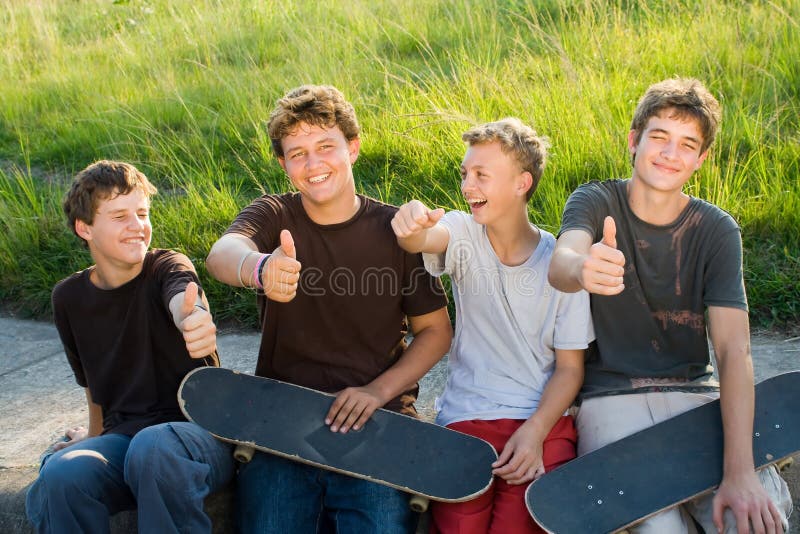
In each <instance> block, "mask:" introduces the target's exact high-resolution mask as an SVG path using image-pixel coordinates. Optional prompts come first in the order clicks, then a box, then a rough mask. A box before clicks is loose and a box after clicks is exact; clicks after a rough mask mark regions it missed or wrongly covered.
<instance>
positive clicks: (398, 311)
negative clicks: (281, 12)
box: [206, 85, 452, 533]
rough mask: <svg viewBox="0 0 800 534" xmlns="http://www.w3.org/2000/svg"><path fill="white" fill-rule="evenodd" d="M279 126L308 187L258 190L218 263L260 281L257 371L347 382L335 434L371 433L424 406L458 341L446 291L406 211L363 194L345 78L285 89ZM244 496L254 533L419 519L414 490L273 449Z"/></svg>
mask: <svg viewBox="0 0 800 534" xmlns="http://www.w3.org/2000/svg"><path fill="white" fill-rule="evenodd" d="M268 129H269V136H270V139H271V140H272V147H273V149H274V152H275V155H276V156H277V158H278V163H280V165H281V167H282V168H283V169H284V171H286V174H287V175H288V177H289V180H290V181H291V183H292V185H293V186H294V187H295V188H296V189H297V192H296V193H286V194H280V195H264V196H263V197H261V198H258V199H256V200H255V201H253V202H252V203H251V204H250V205H249V206H248V207H246V208H245V209H244V210H242V212H241V213H240V214H239V215H238V216H237V217H236V220H234V221H233V224H231V226H230V228H228V231H227V232H226V233H225V235H223V236H222V237H221V238H220V239H219V240H218V241H217V242H216V243H215V244H214V246H213V248H212V249H211V253H210V254H209V256H208V261H207V262H206V266H207V267H208V270H209V272H210V273H211V274H212V275H213V276H215V277H217V278H218V279H219V280H220V281H222V282H225V283H227V284H230V285H233V286H245V287H250V288H253V289H255V290H257V292H258V304H259V308H260V313H261V328H262V337H261V347H260V349H259V355H258V364H257V367H256V374H257V375H260V376H266V377H269V378H276V379H279V380H283V381H286V382H291V383H293V384H298V385H301V386H305V387H309V388H313V389H317V390H322V391H326V392H330V393H336V398H335V400H334V401H333V402H332V404H331V407H330V410H329V411H328V413H327V414H320V418H324V419H325V422H326V423H327V424H328V425H330V429H331V431H334V432H348V431H350V430H351V429H352V430H359V429H360V428H361V427H362V426H363V425H364V424H365V423H366V421H367V420H368V419H369V418H370V416H371V415H372V413H373V412H374V411H375V410H376V409H378V408H382V407H386V408H387V409H390V410H393V411H397V412H401V413H404V414H407V415H410V416H414V415H416V410H415V409H414V401H415V400H416V396H417V392H418V389H419V388H418V386H417V381H418V380H419V379H420V378H421V377H422V376H423V375H424V374H425V373H426V372H427V371H428V370H429V369H430V368H431V367H433V365H434V364H435V363H436V362H437V361H439V359H441V357H442V356H443V355H444V354H445V352H446V351H447V347H448V346H449V344H450V340H451V338H452V330H451V327H450V320H449V318H448V315H447V308H446V300H445V297H444V293H443V292H442V291H441V286H439V285H438V284H437V281H436V280H435V279H433V278H432V277H430V276H429V275H428V274H427V273H425V271H424V268H423V267H422V259H421V258H420V257H419V255H414V254H408V253H406V252H404V251H403V250H401V249H400V247H399V246H398V245H397V242H396V241H395V239H394V235H393V234H392V230H391V227H390V221H391V218H392V216H393V215H394V213H395V211H396V210H397V208H395V207H394V206H389V205H387V204H383V203H381V202H378V201H376V200H373V199H371V198H368V197H366V196H363V195H358V194H356V190H355V181H354V177H353V168H352V167H353V164H354V163H355V162H356V159H357V158H358V153H359V148H360V146H361V139H360V137H359V130H360V129H359V125H358V121H357V120H356V116H355V111H354V110H353V106H352V105H351V104H350V103H349V102H347V101H346V100H345V98H344V95H342V93H341V92H340V91H338V90H337V89H336V88H334V87H330V86H319V85H304V86H301V87H298V88H296V89H293V90H291V91H289V92H288V93H287V94H286V95H285V96H284V97H283V98H281V99H280V100H278V102H277V105H276V106H275V109H274V111H273V112H272V115H271V116H270V120H269V124H268ZM409 326H410V329H411V331H412V332H413V333H414V340H413V341H412V342H411V344H410V345H408V347H406V343H405V341H404V339H405V336H406V334H407V333H408V327H409ZM275 431H276V432H280V431H281V429H280V428H276V429H275ZM238 497H239V499H238V514H239V520H240V527H241V529H242V531H244V532H316V531H317V530H318V528H319V527H320V525H322V524H325V525H327V526H329V527H331V528H333V529H334V530H335V531H336V532H376V533H377V532H380V533H394V532H397V533H400V532H408V531H410V530H412V529H413V524H414V520H415V517H414V514H413V513H412V512H411V511H410V509H409V507H408V494H406V493H403V492H401V491H399V490H395V489H393V488H388V487H386V486H382V485H379V484H376V483H373V482H369V481H366V480H361V479H357V478H353V477H348V476H346V475H342V474H339V473H334V472H331V471H325V470H322V469H319V468H316V467H312V466H309V465H305V464H301V463H298V462H293V461H291V460H287V459H285V458H281V457H278V456H274V455H270V454H263V453H256V455H255V456H254V457H253V459H252V461H250V462H249V463H247V464H244V465H242V466H241V468H240V470H239V476H238Z"/></svg>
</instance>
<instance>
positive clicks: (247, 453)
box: [233, 445, 256, 464]
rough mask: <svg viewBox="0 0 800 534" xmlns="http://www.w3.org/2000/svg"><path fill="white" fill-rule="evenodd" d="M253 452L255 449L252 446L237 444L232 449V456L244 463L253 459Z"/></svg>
mask: <svg viewBox="0 0 800 534" xmlns="http://www.w3.org/2000/svg"><path fill="white" fill-rule="evenodd" d="M255 452H256V450H255V449H254V448H253V447H249V446H247V445H237V446H236V449H235V450H234V451H233V458H234V459H235V460H236V461H237V462H239V463H241V464H246V463H247V462H249V461H250V460H252V459H253V454H255Z"/></svg>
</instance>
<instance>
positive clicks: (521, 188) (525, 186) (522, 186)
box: [517, 171, 533, 197]
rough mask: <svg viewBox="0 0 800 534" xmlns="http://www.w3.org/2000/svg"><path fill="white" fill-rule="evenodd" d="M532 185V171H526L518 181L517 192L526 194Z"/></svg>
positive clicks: (522, 194)
mask: <svg viewBox="0 0 800 534" xmlns="http://www.w3.org/2000/svg"><path fill="white" fill-rule="evenodd" d="M531 187H533V175H532V174H531V173H530V171H524V172H522V174H520V175H519V180H518V182H517V193H518V194H519V195H520V196H523V197H524V196H525V195H527V194H528V191H530V189H531Z"/></svg>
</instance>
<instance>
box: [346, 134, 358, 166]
mask: <svg viewBox="0 0 800 534" xmlns="http://www.w3.org/2000/svg"><path fill="white" fill-rule="evenodd" d="M360 150H361V138H360V137H355V138H353V139H351V140H350V141H348V143H347V151H348V152H349V153H350V165H352V164H354V163H355V162H356V160H357V159H358V152H359V151H360Z"/></svg>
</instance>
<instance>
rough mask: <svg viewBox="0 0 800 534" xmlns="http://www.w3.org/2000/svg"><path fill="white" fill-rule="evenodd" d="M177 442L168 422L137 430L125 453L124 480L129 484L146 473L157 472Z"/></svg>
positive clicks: (178, 442)
mask: <svg viewBox="0 0 800 534" xmlns="http://www.w3.org/2000/svg"><path fill="white" fill-rule="evenodd" d="M179 444H180V440H179V439H178V437H177V436H176V435H175V433H174V432H173V431H172V429H171V428H170V427H169V425H168V424H161V425H155V426H150V427H147V428H144V429H142V430H141V431H139V432H138V433H137V434H136V435H135V436H134V437H133V439H132V440H131V444H130V446H129V447H128V453H127V454H126V455H125V481H126V482H127V483H129V484H130V482H131V481H134V480H138V479H139V478H141V477H142V476H146V475H147V474H148V473H150V474H155V473H157V472H158V471H159V466H160V465H161V464H163V463H164V462H165V461H166V462H169V461H170V459H169V456H170V451H172V450H173V449H174V447H175V445H179Z"/></svg>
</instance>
